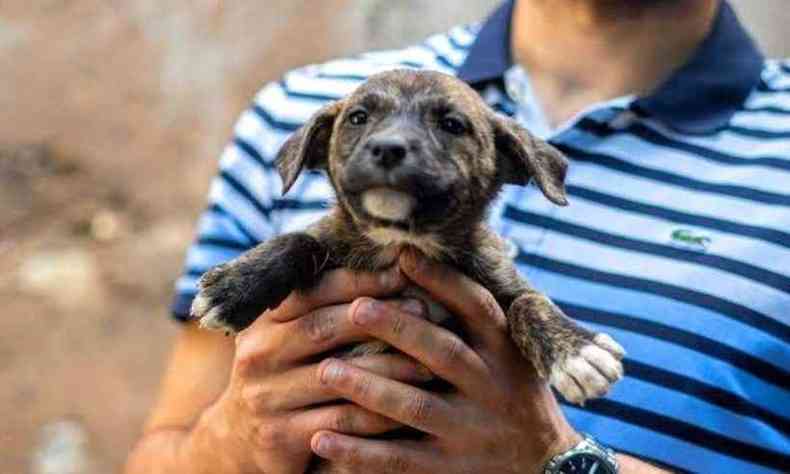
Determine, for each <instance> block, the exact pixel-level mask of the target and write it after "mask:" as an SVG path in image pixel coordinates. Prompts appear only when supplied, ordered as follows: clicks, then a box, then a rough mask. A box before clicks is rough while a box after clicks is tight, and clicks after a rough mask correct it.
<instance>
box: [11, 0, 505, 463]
mask: <svg viewBox="0 0 790 474" xmlns="http://www.w3.org/2000/svg"><path fill="white" fill-rule="evenodd" d="M430 3H431V2H427V1H423V0H420V1H416V0H409V1H404V2H402V4H400V6H398V7H388V6H387V5H388V2H383V1H380V0H360V1H348V0H329V1H322V2H308V1H286V0H282V1H267V2H246V1H239V2H227V3H225V2H222V1H219V0H217V1H214V0H198V1H191V2H186V1H170V2H157V1H155V0H134V1H130V2H104V1H101V0H78V1H74V2H63V1H59V0H35V1H32V2H31V1H22V0H18V1H17V0H12V1H8V2H6V1H0V71H3V72H2V74H0V301H2V317H0V387H2V388H0V473H3V474H6V473H8V474H16V473H27V472H30V473H32V474H45V473H46V474H67V473H68V474H78V473H79V474H98V473H109V472H117V471H118V470H119V469H120V466H122V463H123V460H124V458H125V456H126V453H127V452H128V450H129V447H130V446H131V444H132V443H133V441H134V440H135V438H136V436H137V435H138V434H139V430H140V428H141V425H142V423H143V420H144V417H145V415H146V412H147V410H148V408H149V407H150V405H151V403H152V400H153V398H154V396H155V392H156V387H157V382H158V377H159V374H160V372H161V369H162V365H163V362H164V360H165V358H166V354H167V352H168V348H169V345H170V342H171V340H172V338H173V336H174V334H176V332H177V330H178V329H177V325H176V324H175V323H173V322H171V321H170V320H169V319H168V315H167V305H168V303H169V299H170V296H171V292H172V287H173V282H174V280H175V278H176V277H177V275H178V272H179V270H180V267H181V264H182V259H183V255H184V251H185V249H186V247H187V245H188V244H189V242H190V240H191V238H192V233H193V225H194V222H195V218H196V216H197V215H198V213H199V211H200V209H201V207H202V206H203V203H204V201H205V193H206V190H207V188H208V183H209V179H210V177H211V175H212V173H213V171H214V169H215V166H216V160H215V158H216V157H217V156H218V155H219V153H220V151H221V148H222V146H223V144H224V142H225V140H227V138H228V137H229V134H230V130H231V127H232V124H233V121H234V120H235V117H236V116H237V115H238V113H239V112H240V111H241V110H242V109H243V107H244V106H245V105H246V103H247V102H248V101H249V100H250V99H251V97H252V95H253V94H254V92H255V91H256V90H257V88H258V87H260V86H261V85H262V84H263V83H264V82H265V81H267V80H271V79H275V78H277V77H278V75H279V74H281V73H282V72H283V71H285V70H287V69H288V68H291V67H294V66H297V65H301V64H305V63H309V62H315V61H319V60H323V59H327V58H331V57H334V56H337V55H342V54H348V53H350V52H353V51H359V50H361V49H362V48H363V46H369V45H373V46H381V45H388V44H398V43H401V44H402V43H404V42H405V41H410V40H411V38H419V37H421V36H422V35H424V34H425V32H427V31H431V30H437V31H438V30H440V29H441V28H444V27H446V26H448V25H450V24H452V23H453V22H455V21H456V20H458V19H460V18H463V19H465V20H469V19H471V18H475V17H478V16H480V15H481V13H480V12H482V11H485V10H486V9H487V8H488V7H489V6H491V5H492V4H494V3H496V2H495V0H487V1H485V0H481V1H477V2H471V5H470V6H469V10H468V11H465V12H464V13H463V14H460V15H455V16H453V17H448V16H447V15H446V14H444V12H441V11H440V10H441V9H440V8H437V7H436V6H430V5H429V4H430ZM421 11H422V12H425V11H428V12H434V13H433V14H431V15H432V17H435V18H436V19H435V20H434V21H425V20H424V19H423V21H422V22H421V23H420V24H419V27H415V26H414V25H415V24H416V22H415V21H414V15H416V14H418V13H419V12H421ZM436 12H438V13H439V14H436ZM429 16H430V15H429ZM396 36H397V38H396Z"/></svg>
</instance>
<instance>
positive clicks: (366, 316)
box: [353, 299, 381, 326]
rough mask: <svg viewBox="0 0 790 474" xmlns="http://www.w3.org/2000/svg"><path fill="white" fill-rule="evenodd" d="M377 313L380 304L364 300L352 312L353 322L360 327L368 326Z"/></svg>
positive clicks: (371, 300)
mask: <svg viewBox="0 0 790 474" xmlns="http://www.w3.org/2000/svg"><path fill="white" fill-rule="evenodd" d="M379 311H381V303H380V302H378V301H376V300H374V299H369V300H365V301H364V302H362V303H360V304H359V306H358V307H357V310H356V311H355V312H354V318H353V319H354V322H355V323H356V324H359V325H360V326H362V325H365V324H369V323H370V322H372V321H373V320H374V319H376V316H378V313H379Z"/></svg>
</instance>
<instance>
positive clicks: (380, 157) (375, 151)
mask: <svg viewBox="0 0 790 474" xmlns="http://www.w3.org/2000/svg"><path fill="white" fill-rule="evenodd" d="M367 148H368V151H369V153H370V156H371V158H372V159H373V160H374V162H375V163H376V165H378V166H379V167H381V168H384V169H392V168H394V167H396V166H398V165H399V164H400V163H401V162H402V161H403V160H404V158H406V155H407V154H408V153H409V144H408V143H407V142H406V140H405V139H403V138H401V137H386V138H383V137H382V138H373V139H371V140H370V141H368V143H367Z"/></svg>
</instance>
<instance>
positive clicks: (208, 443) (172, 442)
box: [124, 407, 240, 474]
mask: <svg viewBox="0 0 790 474" xmlns="http://www.w3.org/2000/svg"><path fill="white" fill-rule="evenodd" d="M213 411H214V410H213V407H210V408H209V409H207V410H206V412H204V413H203V415H202V416H201V420H202V419H204V418H205V417H207V416H211V415H212V412H213ZM209 426H211V424H210V423H201V422H200V421H198V422H197V423H196V425H195V426H194V427H192V428H187V427H183V428H181V427H174V428H161V429H156V430H152V431H150V432H148V433H146V434H144V435H143V437H142V438H141V439H140V441H138V443H137V445H136V446H135V448H134V450H133V451H132V453H131V454H130V455H129V459H128V461H127V463H126V470H125V471H124V472H125V474H218V473H222V474H235V473H237V472H240V469H239V468H238V466H237V465H236V464H235V463H236V462H237V460H236V459H233V456H232V455H229V452H228V448H229V447H230V446H228V445H223V444H222V443H220V442H219V441H218V440H217V437H216V435H215V433H213V432H212V430H211V429H210V428H209ZM220 446H223V447H224V448H225V449H219V447H220Z"/></svg>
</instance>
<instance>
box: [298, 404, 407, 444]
mask: <svg viewBox="0 0 790 474" xmlns="http://www.w3.org/2000/svg"><path fill="white" fill-rule="evenodd" d="M289 426H290V427H292V429H295V430H296V431H297V432H298V433H300V436H302V437H303V439H304V440H305V441H309V440H310V437H311V436H312V435H313V434H314V433H316V432H317V431H321V430H331V431H336V432H338V433H345V434H349V435H360V436H371V435H377V434H382V433H386V432H388V431H392V430H395V429H397V428H399V427H401V426H402V425H401V424H400V423H398V422H396V421H393V420H391V419H389V418H387V417H384V416H381V415H379V414H378V413H374V412H372V411H369V410H366V409H364V408H362V407H358V406H356V405H353V404H351V403H344V404H342V405H332V406H326V407H321V408H315V409H310V410H305V411H303V412H299V413H297V414H294V415H292V416H291V420H290V421H289Z"/></svg>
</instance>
